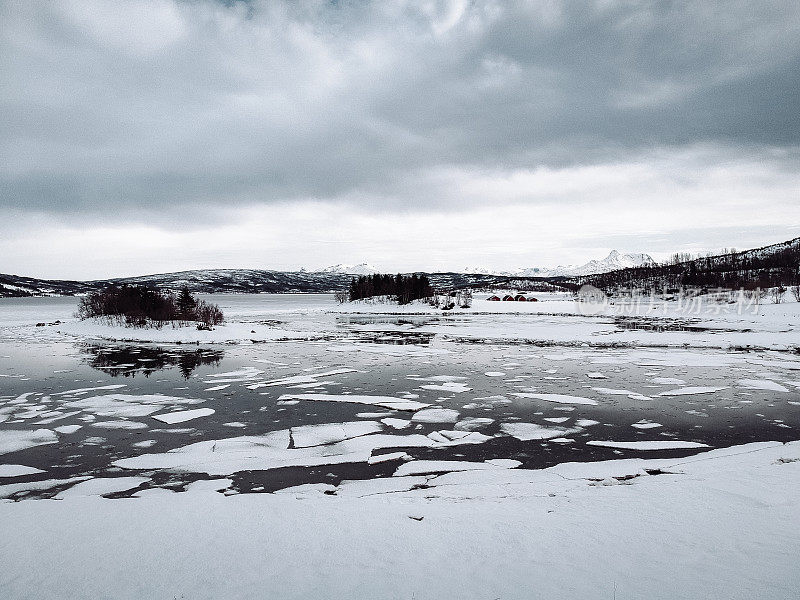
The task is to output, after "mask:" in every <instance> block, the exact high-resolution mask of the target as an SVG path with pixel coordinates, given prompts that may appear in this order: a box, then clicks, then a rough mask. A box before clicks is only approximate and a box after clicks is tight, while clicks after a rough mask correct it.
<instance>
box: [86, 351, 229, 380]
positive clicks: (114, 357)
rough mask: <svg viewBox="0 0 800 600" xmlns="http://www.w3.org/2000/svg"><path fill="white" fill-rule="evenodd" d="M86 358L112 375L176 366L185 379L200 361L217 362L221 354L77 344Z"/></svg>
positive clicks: (92, 364)
mask: <svg viewBox="0 0 800 600" xmlns="http://www.w3.org/2000/svg"><path fill="white" fill-rule="evenodd" d="M81 352H82V353H84V354H86V355H87V356H86V357H85V360H86V362H87V363H88V364H89V365H90V366H91V367H92V368H95V369H97V370H99V371H103V372H104V373H108V374H109V375H111V376H112V377H118V376H120V375H121V376H123V377H135V376H136V375H137V374H141V375H144V376H145V377H149V376H150V375H151V374H152V373H155V372H156V371H160V370H163V369H169V368H172V367H178V370H179V371H180V372H181V374H182V375H183V377H184V378H185V379H188V378H189V376H190V375H191V374H192V372H193V371H194V370H195V369H196V368H197V367H199V366H200V365H214V366H219V363H220V361H221V360H222V358H223V357H224V356H225V353H224V352H223V351H222V350H212V349H208V348H198V349H194V350H183V349H181V350H178V349H172V348H171V349H165V348H160V347H157V346H119V345H87V346H84V347H82V348H81Z"/></svg>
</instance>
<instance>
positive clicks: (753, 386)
mask: <svg viewBox="0 0 800 600" xmlns="http://www.w3.org/2000/svg"><path fill="white" fill-rule="evenodd" d="M737 383H738V384H739V385H740V386H742V387H744V388H747V389H748V390H767V391H770V392H788V391H789V389H788V388H786V387H784V386H782V385H781V384H780V383H778V382H776V381H769V380H768V379H739V380H738V381H737Z"/></svg>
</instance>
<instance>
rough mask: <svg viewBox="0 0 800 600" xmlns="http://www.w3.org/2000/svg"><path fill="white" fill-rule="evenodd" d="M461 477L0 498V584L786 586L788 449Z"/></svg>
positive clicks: (788, 594)
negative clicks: (272, 490) (114, 496)
mask: <svg viewBox="0 0 800 600" xmlns="http://www.w3.org/2000/svg"><path fill="white" fill-rule="evenodd" d="M408 464H409V465H413V464H414V463H408ZM454 466H455V467H456V468H457V469H459V470H460V469H462V468H465V465H463V464H458V465H454ZM466 466H468V465H466ZM439 468H441V467H440V466H436V465H430V466H429V467H425V466H424V465H423V466H422V467H421V470H423V471H424V470H426V469H433V470H437V469H439ZM475 469H476V470H466V471H459V472H451V473H447V474H444V475H436V474H428V475H426V476H409V477H403V476H400V477H391V478H388V479H384V480H372V481H367V482H363V481H357V482H353V483H352V484H350V483H348V482H343V483H342V484H341V485H340V486H338V487H334V486H326V487H325V486H317V487H314V486H311V487H308V486H306V487H305V489H297V490H288V491H285V492H284V493H282V494H244V495H235V496H228V497H226V496H224V495H222V494H220V493H217V492H216V491H214V490H215V488H218V489H225V488H227V487H228V485H229V484H230V480H217V481H216V482H215V481H211V482H199V484H202V485H197V486H190V490H189V491H187V492H184V493H173V492H169V491H164V490H161V492H160V493H154V494H141V497H138V498H131V499H122V500H109V499H105V498H100V497H96V496H88V497H87V496H82V495H81V494H83V493H84V490H85V491H89V489H90V488H89V487H88V484H89V482H86V483H85V484H81V483H79V484H78V485H77V486H76V487H75V488H74V489H75V490H76V493H75V494H63V499H62V500H37V501H26V502H16V503H14V502H0V528H1V529H2V531H3V536H2V541H0V564H2V565H3V568H2V569H0V589H2V590H3V596H4V597H6V598H23V597H25V598H30V597H35V598H38V599H56V598H119V599H132V600H133V599H136V600H139V599H141V598H173V597H174V598H181V597H183V598H283V599H286V600H291V599H298V600H299V599H306V598H329V599H348V600H349V599H352V598H387V599H388V598H417V599H420V600H423V599H440V598H463V599H476V600H477V599H485V598H550V599H565V600H566V599H573V598H614V597H616V598H636V599H648V600H675V599H676V598H691V599H694V598H697V599H703V600H745V599H747V600H750V599H752V598H758V599H759V600H789V599H793V598H797V597H798V592H800V570H798V569H797V563H796V557H797V555H798V552H800V536H798V535H797V531H798V529H800V494H797V481H798V480H799V478H800V443H789V444H779V443H758V444H749V445H746V446H741V447H734V448H728V449H726V450H724V451H721V450H712V451H710V452H706V453H704V454H699V455H697V456H694V457H691V458H687V459H672V460H622V461H607V462H600V463H570V464H563V465H559V466H557V467H553V468H551V469H545V470H542V471H522V470H519V469H508V468H502V467H494V468H492V467H490V466H489V465H486V464H484V463H481V464H480V465H476V466H475ZM657 470H658V471H657ZM648 471H649V472H650V473H657V472H663V473H664V474H658V475H654V474H652V475H649V474H647V473H648ZM412 472H413V470H412ZM756 481H757V482H758V484H757V485H754V482H756ZM421 482H424V483H425V485H426V487H425V488H424V489H420V488H419V484H420V483H421ZM137 483H138V481H137V480H136V479H135V478H119V479H118V480H116V481H110V482H109V483H108V484H101V485H97V488H98V489H101V490H104V489H112V490H116V489H121V488H127V487H135V486H136V485H137ZM415 486H416V489H414V488H415ZM323 490H328V491H329V492H331V491H332V492H333V493H332V494H327V495H326V494H324V493H323ZM33 531H37V532H43V533H42V534H40V535H31V532H33ZM44 532H47V533H46V534H44ZM33 564H38V565H43V567H42V568H32V565H33ZM44 565H46V567H44Z"/></svg>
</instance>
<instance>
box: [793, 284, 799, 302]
mask: <svg viewBox="0 0 800 600" xmlns="http://www.w3.org/2000/svg"><path fill="white" fill-rule="evenodd" d="M791 289H792V296H794V299H795V300H796V301H797V302H800V285H793V286H792V288H791Z"/></svg>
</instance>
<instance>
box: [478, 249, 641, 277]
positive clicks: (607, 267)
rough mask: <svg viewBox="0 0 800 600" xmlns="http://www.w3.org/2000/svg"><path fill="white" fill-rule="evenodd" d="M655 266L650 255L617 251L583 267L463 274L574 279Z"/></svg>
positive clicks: (534, 268) (484, 270)
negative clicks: (581, 276)
mask: <svg viewBox="0 0 800 600" xmlns="http://www.w3.org/2000/svg"><path fill="white" fill-rule="evenodd" d="M655 264H656V262H655V261H654V260H653V258H652V257H651V256H650V255H649V254H621V253H620V252H618V251H617V250H612V251H611V252H610V253H609V255H608V256H606V257H605V258H604V259H602V260H590V261H589V262H587V263H586V264H583V265H566V266H561V265H559V266H558V267H553V268H551V269H548V268H540V267H529V268H524V269H515V270H513V271H494V270H491V269H482V268H471V267H467V268H465V269H464V270H463V272H464V273H477V274H482V275H506V276H509V277H574V276H578V275H594V274H596V273H608V272H609V271H616V270H618V269H629V268H631V267H645V266H652V265H655Z"/></svg>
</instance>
